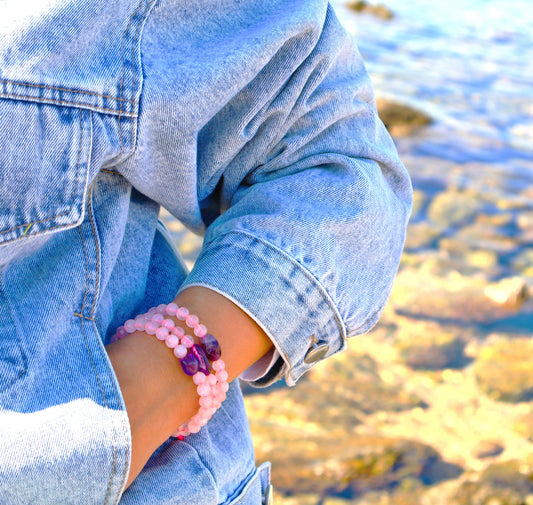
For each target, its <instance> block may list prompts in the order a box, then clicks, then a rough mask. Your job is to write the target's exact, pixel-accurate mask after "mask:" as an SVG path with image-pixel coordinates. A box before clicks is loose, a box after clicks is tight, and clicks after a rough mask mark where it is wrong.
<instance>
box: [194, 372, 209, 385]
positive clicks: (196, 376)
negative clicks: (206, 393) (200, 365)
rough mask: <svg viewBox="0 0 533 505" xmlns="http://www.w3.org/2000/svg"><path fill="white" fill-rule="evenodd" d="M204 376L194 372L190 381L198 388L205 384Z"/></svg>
mask: <svg viewBox="0 0 533 505" xmlns="http://www.w3.org/2000/svg"><path fill="white" fill-rule="evenodd" d="M205 379H206V376H205V374H204V373H203V372H196V373H195V374H194V376H193V378H192V381H193V382H194V383H195V384H196V385H197V386H199V385H200V384H203V383H204V382H205Z"/></svg>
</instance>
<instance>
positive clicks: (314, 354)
mask: <svg viewBox="0 0 533 505" xmlns="http://www.w3.org/2000/svg"><path fill="white" fill-rule="evenodd" d="M328 351H329V345H328V344H326V343H324V344H320V345H317V346H316V347H311V348H310V349H309V350H308V351H307V354H306V355H305V358H304V363H307V364H308V365H310V364H311V363H315V362H316V361H318V360H319V359H322V358H323V357H324V356H325V355H326V354H327V353H328Z"/></svg>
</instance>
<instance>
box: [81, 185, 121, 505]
mask: <svg viewBox="0 0 533 505" xmlns="http://www.w3.org/2000/svg"><path fill="white" fill-rule="evenodd" d="M93 188H94V186H92V187H91V189H90V191H89V198H88V217H89V223H90V225H91V233H92V235H93V239H94V244H95V249H96V282H95V288H94V294H93V301H92V304H91V310H90V315H91V317H94V307H95V304H96V299H97V297H98V293H99V287H100V260H101V258H100V240H99V238H98V235H97V232H96V224H95V222H94V211H93V205H92V202H93ZM87 281H88V268H87ZM87 287H88V284H87ZM93 325H94V321H93ZM93 368H94V369H95V373H96V376H97V380H98V384H99V385H100V389H101V391H102V397H103V399H104V404H105V406H106V408H107V400H106V398H105V393H104V390H103V387H102V385H101V382H100V377H99V375H98V372H97V370H96V367H93ZM112 430H113V441H112V444H113V462H112V466H111V475H110V477H109V483H108V485H107V492H106V495H105V498H104V505H106V504H107V503H108V498H109V493H110V491H111V486H112V483H113V481H114V479H115V471H116V469H115V467H116V451H117V448H116V442H115V439H116V434H115V428H114V424H113V426H112Z"/></svg>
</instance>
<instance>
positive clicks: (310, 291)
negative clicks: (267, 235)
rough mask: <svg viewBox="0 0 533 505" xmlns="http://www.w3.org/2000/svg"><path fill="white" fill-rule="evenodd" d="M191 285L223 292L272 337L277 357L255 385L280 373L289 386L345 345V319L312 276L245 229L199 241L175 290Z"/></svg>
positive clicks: (283, 253) (254, 382)
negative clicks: (192, 263)
mask: <svg viewBox="0 0 533 505" xmlns="http://www.w3.org/2000/svg"><path fill="white" fill-rule="evenodd" d="M190 286H204V287H207V288H210V289H213V290H214V291H216V292H218V293H220V294H222V295H224V296H226V297H227V298H228V299H230V300H231V301H233V302H234V303H235V304H236V305H237V306H239V307H240V308H241V309H242V310H244V311H245V312H246V313H247V314H248V315H249V316H250V317H252V318H253V319H254V320H255V321H256V322H257V324H258V325H259V326H260V327H261V328H262V329H263V331H265V333H266V334H267V335H268V337H269V338H270V339H271V340H272V342H273V344H274V346H275V348H276V350H277V352H278V353H279V355H280V356H281V359H279V360H278V361H277V362H276V363H275V364H274V365H273V366H271V367H270V370H269V371H268V372H267V374H266V375H265V376H263V377H261V378H259V379H257V380H255V381H253V382H252V384H253V385H255V386H258V387H264V386H268V385H270V384H272V383H273V382H275V381H276V380H278V379H279V378H281V377H282V376H284V377H285V381H286V382H287V384H288V385H289V386H293V385H295V384H296V381H297V380H298V379H299V378H300V377H301V376H302V375H303V374H304V373H305V372H306V371H307V370H309V369H310V368H311V367H312V366H313V365H314V364H315V363H316V362H318V361H320V360H321V359H324V358H326V357H329V356H331V355H333V354H335V353H336V352H338V351H340V350H342V349H344V348H345V347H346V330H345V327H344V324H343V323H342V321H341V318H340V315H339V313H338V310H337V308H336V307H335V304H334V303H333V301H332V300H331V298H330V297H329V295H328V293H327V292H326V291H325V289H324V288H323V286H321V284H320V283H319V282H318V281H317V279H316V278H315V277H314V276H313V275H312V274H311V273H310V272H309V271H308V270H306V269H305V268H304V267H303V266H302V265H300V264H299V263H298V262H296V261H295V260H294V259H293V258H291V257H290V256H289V255H288V254H287V253H286V252H284V251H283V250H281V249H279V248H278V247H276V246H274V245H272V244H269V243H268V242H265V241H263V240H262V239H259V238H257V237H255V236H253V235H250V234H248V233H243V232H230V233H227V234H224V235H219V236H217V237H216V238H215V239H214V240H212V241H210V242H208V243H206V244H204V247H203V249H202V253H201V254H200V256H199V258H198V259H197V260H196V263H195V266H194V268H193V270H192V271H191V273H190V274H189V275H188V277H187V279H186V280H185V282H184V283H183V285H182V286H181V288H180V292H181V291H183V290H184V289H185V288H187V287H190Z"/></svg>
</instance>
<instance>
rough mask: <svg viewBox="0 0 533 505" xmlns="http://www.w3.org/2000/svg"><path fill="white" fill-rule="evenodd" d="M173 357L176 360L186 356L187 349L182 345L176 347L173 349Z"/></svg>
mask: <svg viewBox="0 0 533 505" xmlns="http://www.w3.org/2000/svg"><path fill="white" fill-rule="evenodd" d="M174 356H176V358H178V359H181V358H184V357H185V356H187V348H186V347H185V346H183V345H177V346H176V347H174Z"/></svg>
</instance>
